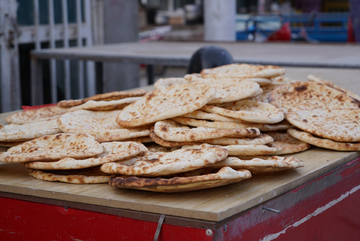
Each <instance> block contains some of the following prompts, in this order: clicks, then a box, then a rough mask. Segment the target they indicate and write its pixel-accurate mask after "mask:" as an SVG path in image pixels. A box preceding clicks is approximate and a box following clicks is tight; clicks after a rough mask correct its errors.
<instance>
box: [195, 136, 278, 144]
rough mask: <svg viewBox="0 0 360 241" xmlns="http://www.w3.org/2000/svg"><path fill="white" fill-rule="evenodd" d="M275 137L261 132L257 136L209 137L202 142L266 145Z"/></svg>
mask: <svg viewBox="0 0 360 241" xmlns="http://www.w3.org/2000/svg"><path fill="white" fill-rule="evenodd" d="M273 141H274V139H273V138H272V137H271V136H269V135H267V134H260V135H259V136H257V137H253V138H231V137H222V138H216V139H207V140H203V141H200V142H203V143H208V144H211V145H220V146H227V145H264V144H267V143H270V142H273Z"/></svg>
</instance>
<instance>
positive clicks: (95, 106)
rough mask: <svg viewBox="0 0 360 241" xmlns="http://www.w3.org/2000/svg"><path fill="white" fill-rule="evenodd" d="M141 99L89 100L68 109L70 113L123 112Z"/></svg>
mask: <svg viewBox="0 0 360 241" xmlns="http://www.w3.org/2000/svg"><path fill="white" fill-rule="evenodd" d="M140 98H141V97H129V98H125V99H120V100H109V101H103V100H101V101H100V100H98V101H96V100H88V101H86V102H85V103H83V104H81V105H77V106H74V107H71V108H69V109H68V112H72V111H77V110H94V111H107V110H121V109H124V108H125V107H126V106H128V105H130V104H131V103H133V102H135V101H137V100H139V99H140Z"/></svg>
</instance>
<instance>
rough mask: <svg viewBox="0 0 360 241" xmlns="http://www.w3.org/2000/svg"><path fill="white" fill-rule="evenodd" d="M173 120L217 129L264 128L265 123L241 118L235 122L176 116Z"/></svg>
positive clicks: (183, 123)
mask: <svg viewBox="0 0 360 241" xmlns="http://www.w3.org/2000/svg"><path fill="white" fill-rule="evenodd" d="M171 120H174V121H176V122H178V123H180V124H182V125H188V126H196V127H207V128H216V129H233V128H238V129H244V128H258V129H260V128H262V127H263V126H264V125H265V124H261V123H250V122H245V121H241V120H236V119H234V120H235V121H234V122H229V121H207V120H197V119H193V118H187V117H175V118H172V119H171Z"/></svg>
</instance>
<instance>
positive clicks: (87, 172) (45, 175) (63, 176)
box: [28, 167, 111, 184]
mask: <svg viewBox="0 0 360 241" xmlns="http://www.w3.org/2000/svg"><path fill="white" fill-rule="evenodd" d="M28 171H29V174H30V176H33V177H35V178H36V179H40V180H44V181H50V182H66V183H74V184H95V183H108V182H109V180H110V178H111V175H109V174H107V173H103V172H102V171H100V169H99V167H92V168H86V169H78V170H47V171H43V170H36V169H31V168H28Z"/></svg>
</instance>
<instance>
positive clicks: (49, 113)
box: [5, 106, 68, 125]
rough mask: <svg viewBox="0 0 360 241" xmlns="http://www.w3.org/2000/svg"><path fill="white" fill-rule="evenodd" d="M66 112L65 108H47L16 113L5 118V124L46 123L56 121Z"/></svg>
mask: <svg viewBox="0 0 360 241" xmlns="http://www.w3.org/2000/svg"><path fill="white" fill-rule="evenodd" d="M67 111H68V109H67V108H61V107H58V106H48V107H43V108H39V109H33V110H27V111H21V112H17V113H15V114H12V115H9V116H8V117H6V119H5V120H6V122H7V123H11V124H19V125H20V124H25V123H31V122H40V121H47V120H51V119H56V118H57V117H59V116H60V115H62V114H65V113H66V112H67Z"/></svg>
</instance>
